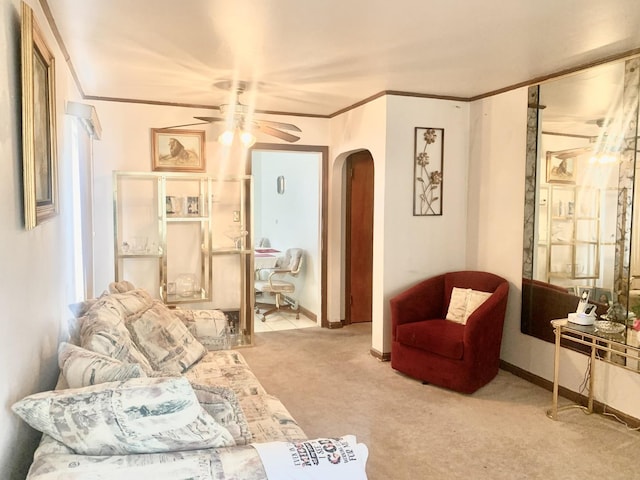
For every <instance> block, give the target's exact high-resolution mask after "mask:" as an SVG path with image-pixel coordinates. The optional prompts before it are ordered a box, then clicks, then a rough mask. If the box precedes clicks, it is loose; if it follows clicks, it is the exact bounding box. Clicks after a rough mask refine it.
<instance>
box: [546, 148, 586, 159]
mask: <svg viewBox="0 0 640 480" xmlns="http://www.w3.org/2000/svg"><path fill="white" fill-rule="evenodd" d="M592 151H593V146H589V147H578V148H569V149H567V150H559V151H557V152H552V153H553V156H554V157H558V158H560V159H565V158H572V157H577V156H578V155H584V154H585V153H590V152H592Z"/></svg>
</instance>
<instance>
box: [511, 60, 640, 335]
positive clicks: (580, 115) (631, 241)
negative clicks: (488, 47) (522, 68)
mask: <svg viewBox="0 0 640 480" xmlns="http://www.w3.org/2000/svg"><path fill="white" fill-rule="evenodd" d="M639 92H640V58H637V57H636V58H632V59H628V60H622V61H617V62H612V63H609V64H604V65H600V66H597V67H593V68H590V69H587V70H583V71H580V72H577V73H574V74H572V75H568V76H565V77H562V78H559V79H554V80H551V81H548V82H546V83H543V84H540V85H536V86H532V87H530V88H529V105H528V117H527V118H528V125H527V128H528V131H527V160H526V162H527V168H526V178H525V185H526V190H525V192H526V193H525V195H526V198H525V221H524V239H525V241H524V248H523V286H522V321H521V330H522V332H523V333H526V334H529V335H533V336H535V337H538V338H541V339H543V340H547V341H550V342H553V341H554V335H553V329H552V327H551V325H550V321H551V320H553V319H556V318H567V316H568V314H569V313H571V312H575V311H576V307H577V305H578V301H579V299H580V296H581V295H582V294H583V292H585V291H586V292H588V294H589V303H592V304H594V305H596V307H597V309H596V312H597V317H598V319H606V320H610V321H613V322H616V323H619V324H620V325H623V326H624V327H625V328H624V330H623V331H622V332H619V333H617V334H616V335H618V337H617V338H616V339H618V340H620V341H623V342H624V341H627V342H629V341H632V342H634V344H635V345H637V340H638V338H637V335H636V332H635V331H634V330H632V326H633V321H634V319H635V318H636V317H640V218H634V217H640V200H638V198H635V200H634V190H637V189H636V188H634V187H635V180H634V179H636V178H640V175H635V172H636V156H637V153H638V152H637V151H638V131H637V129H638V96H639ZM637 196H639V195H636V197H637ZM634 204H635V205H634ZM634 207H635V208H634ZM634 220H636V221H634ZM634 226H635V228H634ZM621 328H622V327H620V328H618V329H621Z"/></svg>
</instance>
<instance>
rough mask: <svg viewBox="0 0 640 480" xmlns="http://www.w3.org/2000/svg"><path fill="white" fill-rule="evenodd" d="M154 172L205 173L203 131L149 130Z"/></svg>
mask: <svg viewBox="0 0 640 480" xmlns="http://www.w3.org/2000/svg"><path fill="white" fill-rule="evenodd" d="M151 151H152V153H151V156H152V160H151V161H152V170H153V171H154V172H205V171H206V162H205V158H204V130H180V129H171V128H152V129H151Z"/></svg>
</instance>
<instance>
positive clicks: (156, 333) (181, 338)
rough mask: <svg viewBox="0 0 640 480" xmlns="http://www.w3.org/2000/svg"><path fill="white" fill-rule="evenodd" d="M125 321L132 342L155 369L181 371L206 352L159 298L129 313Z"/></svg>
mask: <svg viewBox="0 0 640 480" xmlns="http://www.w3.org/2000/svg"><path fill="white" fill-rule="evenodd" d="M125 322H126V326H127V328H128V329H129V332H130V333H131V338H132V339H133V341H134V343H135V344H136V346H137V347H138V349H139V350H140V351H141V352H142V353H143V354H144V355H145V356H146V357H147V359H148V360H149V363H150V364H151V366H152V367H153V368H154V369H155V370H160V371H163V372H169V373H182V372H184V371H185V370H186V369H187V368H189V367H190V366H191V365H192V364H194V363H195V362H197V361H198V360H200V359H201V358H202V357H203V356H204V354H205V353H207V349H206V348H204V346H203V345H202V344H201V343H200V342H198V340H196V338H195V337H194V336H193V335H191V333H189V330H187V327H185V325H184V324H183V323H182V322H181V321H180V320H179V319H178V318H177V317H176V316H175V315H174V314H173V312H172V311H171V310H169V309H168V308H167V306H166V305H164V304H163V303H161V302H159V301H155V302H153V305H152V306H151V308H149V309H147V310H144V311H143V312H139V313H136V314H134V315H131V316H129V317H128V318H127V319H126V321H125Z"/></svg>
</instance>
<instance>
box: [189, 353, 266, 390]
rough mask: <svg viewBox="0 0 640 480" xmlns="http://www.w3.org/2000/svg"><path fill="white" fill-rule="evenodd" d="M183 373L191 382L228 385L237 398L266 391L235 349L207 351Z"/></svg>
mask: <svg viewBox="0 0 640 480" xmlns="http://www.w3.org/2000/svg"><path fill="white" fill-rule="evenodd" d="M185 375H186V377H187V378H188V379H189V381H191V383H193V384H200V385H202V384H205V385H218V386H221V387H228V388H230V389H231V390H233V391H234V392H235V394H236V395H237V396H238V398H241V397H244V396H247V395H263V394H266V393H267V392H266V391H265V389H264V387H263V386H262V385H261V384H260V382H259V381H258V379H257V378H256V376H255V375H254V374H253V372H252V371H251V370H250V369H249V366H248V365H247V363H246V362H245V360H244V358H243V357H242V355H240V353H238V352H237V351H235V350H220V351H217V352H209V353H207V354H206V355H205V356H204V357H203V358H202V359H201V360H200V361H199V362H198V363H196V364H195V365H193V366H192V367H191V368H190V369H189V370H187V371H186V372H185Z"/></svg>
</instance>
